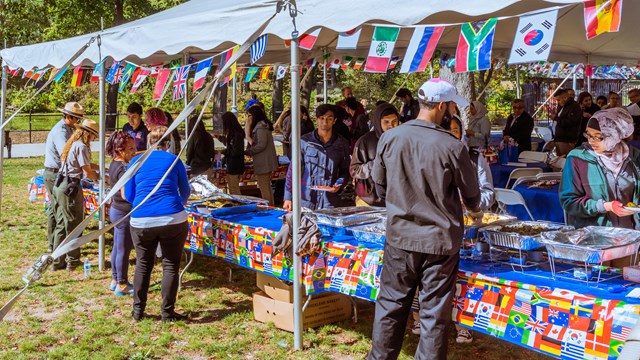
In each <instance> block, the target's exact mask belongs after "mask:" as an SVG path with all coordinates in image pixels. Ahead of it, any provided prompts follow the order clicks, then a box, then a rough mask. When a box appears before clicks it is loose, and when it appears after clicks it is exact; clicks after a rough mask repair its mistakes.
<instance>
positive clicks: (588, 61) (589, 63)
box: [584, 55, 591, 94]
mask: <svg viewBox="0 0 640 360" xmlns="http://www.w3.org/2000/svg"><path fill="white" fill-rule="evenodd" d="M587 66H589V71H591V59H590V56H589V55H587V63H586V64H585V66H584V74H585V75H587ZM587 91H588V92H589V94H591V76H587Z"/></svg>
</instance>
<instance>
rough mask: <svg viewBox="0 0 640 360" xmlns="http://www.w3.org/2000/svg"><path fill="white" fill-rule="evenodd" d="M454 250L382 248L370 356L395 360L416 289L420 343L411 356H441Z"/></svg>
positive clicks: (455, 265)
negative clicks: (435, 252)
mask: <svg viewBox="0 0 640 360" xmlns="http://www.w3.org/2000/svg"><path fill="white" fill-rule="evenodd" d="M459 258H460V255H459V254H455V255H451V256H446V255H431V254H424V253H418V252H412V251H406V250H402V249H398V248H396V247H393V246H391V245H389V244H386V245H385V247H384V258H383V267H382V274H381V275H380V293H379V294H378V299H377V300H376V313H375V320H374V324H373V339H372V340H373V347H372V349H371V352H370V353H369V356H368V359H369V360H374V359H375V360H379V359H397V358H398V355H399V353H400V350H401V348H402V339H403V337H404V332H405V329H406V327H407V319H408V318H409V314H410V313H411V303H412V302H413V298H414V296H415V292H416V288H417V289H418V290H419V293H418V298H419V301H420V342H419V343H418V348H417V349H416V354H415V358H416V359H446V358H447V339H448V336H449V325H450V324H451V304H452V298H453V293H454V291H455V284H456V276H457V273H458V260H459Z"/></svg>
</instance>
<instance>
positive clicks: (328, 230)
mask: <svg viewBox="0 0 640 360" xmlns="http://www.w3.org/2000/svg"><path fill="white" fill-rule="evenodd" d="M318 229H320V232H321V233H322V236H343V235H347V236H348V235H353V233H352V232H351V228H350V227H335V226H331V225H326V224H320V223H318Z"/></svg>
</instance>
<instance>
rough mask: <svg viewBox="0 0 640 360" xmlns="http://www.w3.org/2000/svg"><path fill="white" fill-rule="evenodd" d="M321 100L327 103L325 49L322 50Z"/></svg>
mask: <svg viewBox="0 0 640 360" xmlns="http://www.w3.org/2000/svg"><path fill="white" fill-rule="evenodd" d="M322 102H323V103H324V104H326V103H327V49H323V50H322Z"/></svg>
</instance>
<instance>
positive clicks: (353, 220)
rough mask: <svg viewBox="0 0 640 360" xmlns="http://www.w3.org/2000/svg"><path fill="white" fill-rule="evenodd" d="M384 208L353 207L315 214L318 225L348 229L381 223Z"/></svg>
mask: <svg viewBox="0 0 640 360" xmlns="http://www.w3.org/2000/svg"><path fill="white" fill-rule="evenodd" d="M384 212H385V210H384V208H377V207H370V206H351V207H343V208H334V209H321V210H316V211H314V212H313V215H314V216H315V219H316V222H317V223H318V224H325V225H330V226H333V227H347V226H355V225H362V224H370V223H374V222H379V221H380V220H381V214H383V213H384Z"/></svg>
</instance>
